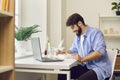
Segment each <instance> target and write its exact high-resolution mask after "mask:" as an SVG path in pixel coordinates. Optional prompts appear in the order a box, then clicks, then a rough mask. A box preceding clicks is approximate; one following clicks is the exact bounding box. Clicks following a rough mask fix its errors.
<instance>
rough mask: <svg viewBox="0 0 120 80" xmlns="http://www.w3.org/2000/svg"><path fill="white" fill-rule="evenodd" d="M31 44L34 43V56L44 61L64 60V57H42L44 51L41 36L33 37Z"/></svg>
mask: <svg viewBox="0 0 120 80" xmlns="http://www.w3.org/2000/svg"><path fill="white" fill-rule="evenodd" d="M31 44H32V51H33V58H34V59H36V60H39V61H42V62H59V61H63V60H62V59H58V58H45V57H42V51H41V44H40V38H39V37H34V38H31Z"/></svg>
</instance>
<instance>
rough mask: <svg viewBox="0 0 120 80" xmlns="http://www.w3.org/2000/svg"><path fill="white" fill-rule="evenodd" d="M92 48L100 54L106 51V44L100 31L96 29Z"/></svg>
mask: <svg viewBox="0 0 120 80" xmlns="http://www.w3.org/2000/svg"><path fill="white" fill-rule="evenodd" d="M93 50H95V51H98V52H100V53H101V54H102V55H104V54H105V53H106V44H105V40H104V36H103V34H102V32H101V31H97V33H96V34H95V35H94V39H93Z"/></svg>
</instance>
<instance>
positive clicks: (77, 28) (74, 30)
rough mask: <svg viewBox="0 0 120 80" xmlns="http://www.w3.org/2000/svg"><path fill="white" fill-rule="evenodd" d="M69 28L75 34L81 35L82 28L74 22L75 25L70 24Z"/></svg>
mask: <svg viewBox="0 0 120 80" xmlns="http://www.w3.org/2000/svg"><path fill="white" fill-rule="evenodd" d="M71 29H72V31H73V32H74V33H76V35H77V36H80V35H81V32H82V29H81V27H80V26H79V25H76V24H75V25H73V26H71Z"/></svg>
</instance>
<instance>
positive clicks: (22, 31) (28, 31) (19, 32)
mask: <svg viewBox="0 0 120 80" xmlns="http://www.w3.org/2000/svg"><path fill="white" fill-rule="evenodd" d="M37 27H39V25H33V26H30V27H20V28H18V27H16V30H15V38H16V39H17V40H18V41H27V40H29V39H30V38H31V35H32V34H34V33H37V32H39V30H37Z"/></svg>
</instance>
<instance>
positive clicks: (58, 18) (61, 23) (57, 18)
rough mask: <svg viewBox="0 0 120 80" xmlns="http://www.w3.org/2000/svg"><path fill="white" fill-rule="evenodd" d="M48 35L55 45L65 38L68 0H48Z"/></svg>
mask: <svg viewBox="0 0 120 80" xmlns="http://www.w3.org/2000/svg"><path fill="white" fill-rule="evenodd" d="M47 7H48V8H47V10H48V13H47V14H48V15H47V16H48V17H47V21H48V25H47V26H48V36H49V39H50V42H51V45H52V46H53V47H56V46H57V45H58V43H59V42H60V40H62V39H65V35H63V34H66V33H65V29H66V28H65V19H66V0H48V5H47Z"/></svg>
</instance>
